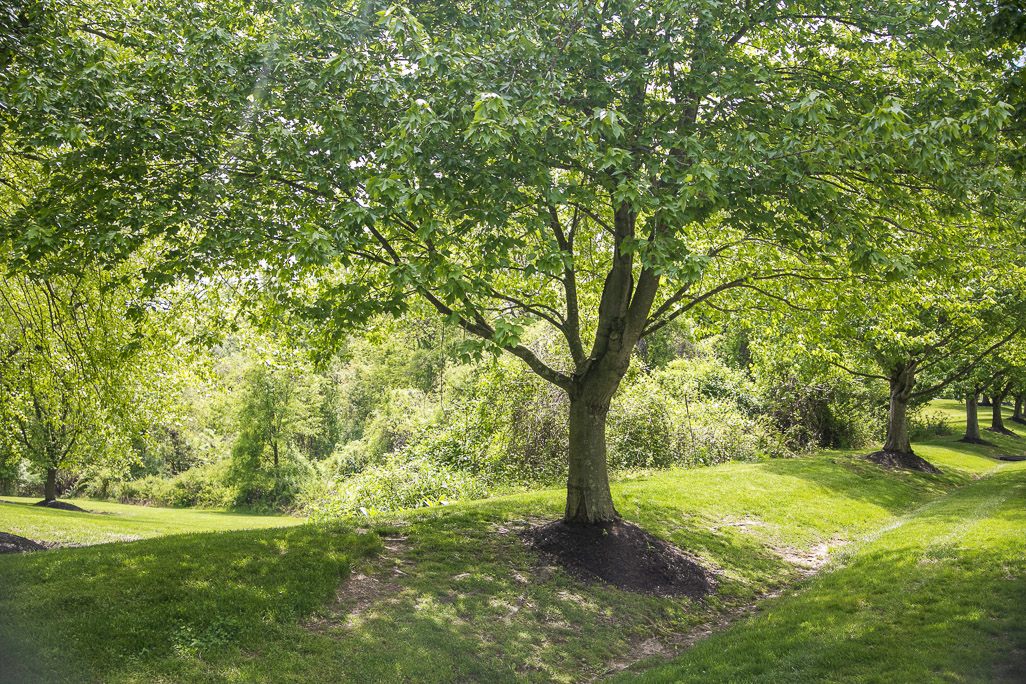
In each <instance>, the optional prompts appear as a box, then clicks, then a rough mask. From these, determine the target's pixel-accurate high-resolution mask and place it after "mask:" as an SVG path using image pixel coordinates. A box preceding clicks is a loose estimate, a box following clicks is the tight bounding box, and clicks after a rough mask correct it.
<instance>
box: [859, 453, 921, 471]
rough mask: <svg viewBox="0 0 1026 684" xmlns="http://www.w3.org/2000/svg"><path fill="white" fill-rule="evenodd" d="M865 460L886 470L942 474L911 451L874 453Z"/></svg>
mask: <svg viewBox="0 0 1026 684" xmlns="http://www.w3.org/2000/svg"><path fill="white" fill-rule="evenodd" d="M863 458H865V459H866V460H868V461H872V462H873V463H875V464H877V465H880V466H884V467H885V468H901V469H902V470H918V471H920V472H923V473H934V474H935V475H937V474H940V470H938V469H937V467H936V466H934V465H933V464H932V463H930V462H929V461H927V460H924V459H922V458H920V457H919V456H916V455H915V454H913V453H912V452H911V451H907V452H900V451H874V452H873V453H871V454H869V455H868V456H863Z"/></svg>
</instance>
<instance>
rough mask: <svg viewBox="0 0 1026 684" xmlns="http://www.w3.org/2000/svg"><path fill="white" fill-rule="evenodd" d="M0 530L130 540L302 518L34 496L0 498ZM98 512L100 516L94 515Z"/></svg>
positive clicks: (62, 538)
mask: <svg viewBox="0 0 1026 684" xmlns="http://www.w3.org/2000/svg"><path fill="white" fill-rule="evenodd" d="M0 501H2V502H0V532H10V533H12V534H17V535H19V536H22V537H28V538H29V539H42V540H46V541H55V542H60V543H63V544H100V543H103V542H112V541H132V540H135V539H145V538H149V537H160V536H164V535H168V534H181V533H184V532H220V531H225V530H253V529H262V528H265V527H288V526H292V525H298V524H300V523H302V522H303V520H302V519H301V518H293V517H291V516H286V515H247V514H244V513H231V512H228V511H215V510H198V509H191V508H158V507H155V506H154V507H150V506H126V505H124V504H116V503H109V502H106V501H90V500H84V499H73V500H69V502H70V503H74V504H75V505H76V506H79V507H80V508H84V509H85V510H87V511H90V512H89V513H80V512H78V511H62V510H56V509H52V508H43V507H41V506H32V505H31V504H34V503H36V502H37V501H39V497H32V498H26V497H12V496H4V497H0ZM97 513H99V514H100V515H97Z"/></svg>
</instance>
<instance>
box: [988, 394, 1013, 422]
mask: <svg viewBox="0 0 1026 684" xmlns="http://www.w3.org/2000/svg"><path fill="white" fill-rule="evenodd" d="M1011 389H1012V383H1008V384H1007V385H1005V386H1004V387H1001V388H1000V389H998V390H997V392H995V393H994V396H993V397H992V399H993V405H992V406H991V419H990V429H991V430H992V431H994V432H1007V431H1008V429H1007V428H1006V427H1005V421H1004V418H1003V416H1002V415H1001V404H1003V403H1005V397H1006V396H1007V395H1008V393H1009V392H1010V391H1011Z"/></svg>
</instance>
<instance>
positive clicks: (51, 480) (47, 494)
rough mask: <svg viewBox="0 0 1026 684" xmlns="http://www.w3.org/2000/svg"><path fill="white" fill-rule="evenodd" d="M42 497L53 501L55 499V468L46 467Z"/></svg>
mask: <svg viewBox="0 0 1026 684" xmlns="http://www.w3.org/2000/svg"><path fill="white" fill-rule="evenodd" d="M43 499H44V500H45V501H54V500H56V499H57V469H56V468H47V469H46V484H44V485H43Z"/></svg>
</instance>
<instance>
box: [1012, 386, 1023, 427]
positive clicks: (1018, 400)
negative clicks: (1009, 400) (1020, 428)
mask: <svg viewBox="0 0 1026 684" xmlns="http://www.w3.org/2000/svg"><path fill="white" fill-rule="evenodd" d="M1024 399H1026V392H1019V393H1018V394H1016V395H1015V412H1014V413H1012V420H1013V421H1015V422H1016V423H1026V418H1023V415H1022V404H1023V400H1024Z"/></svg>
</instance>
